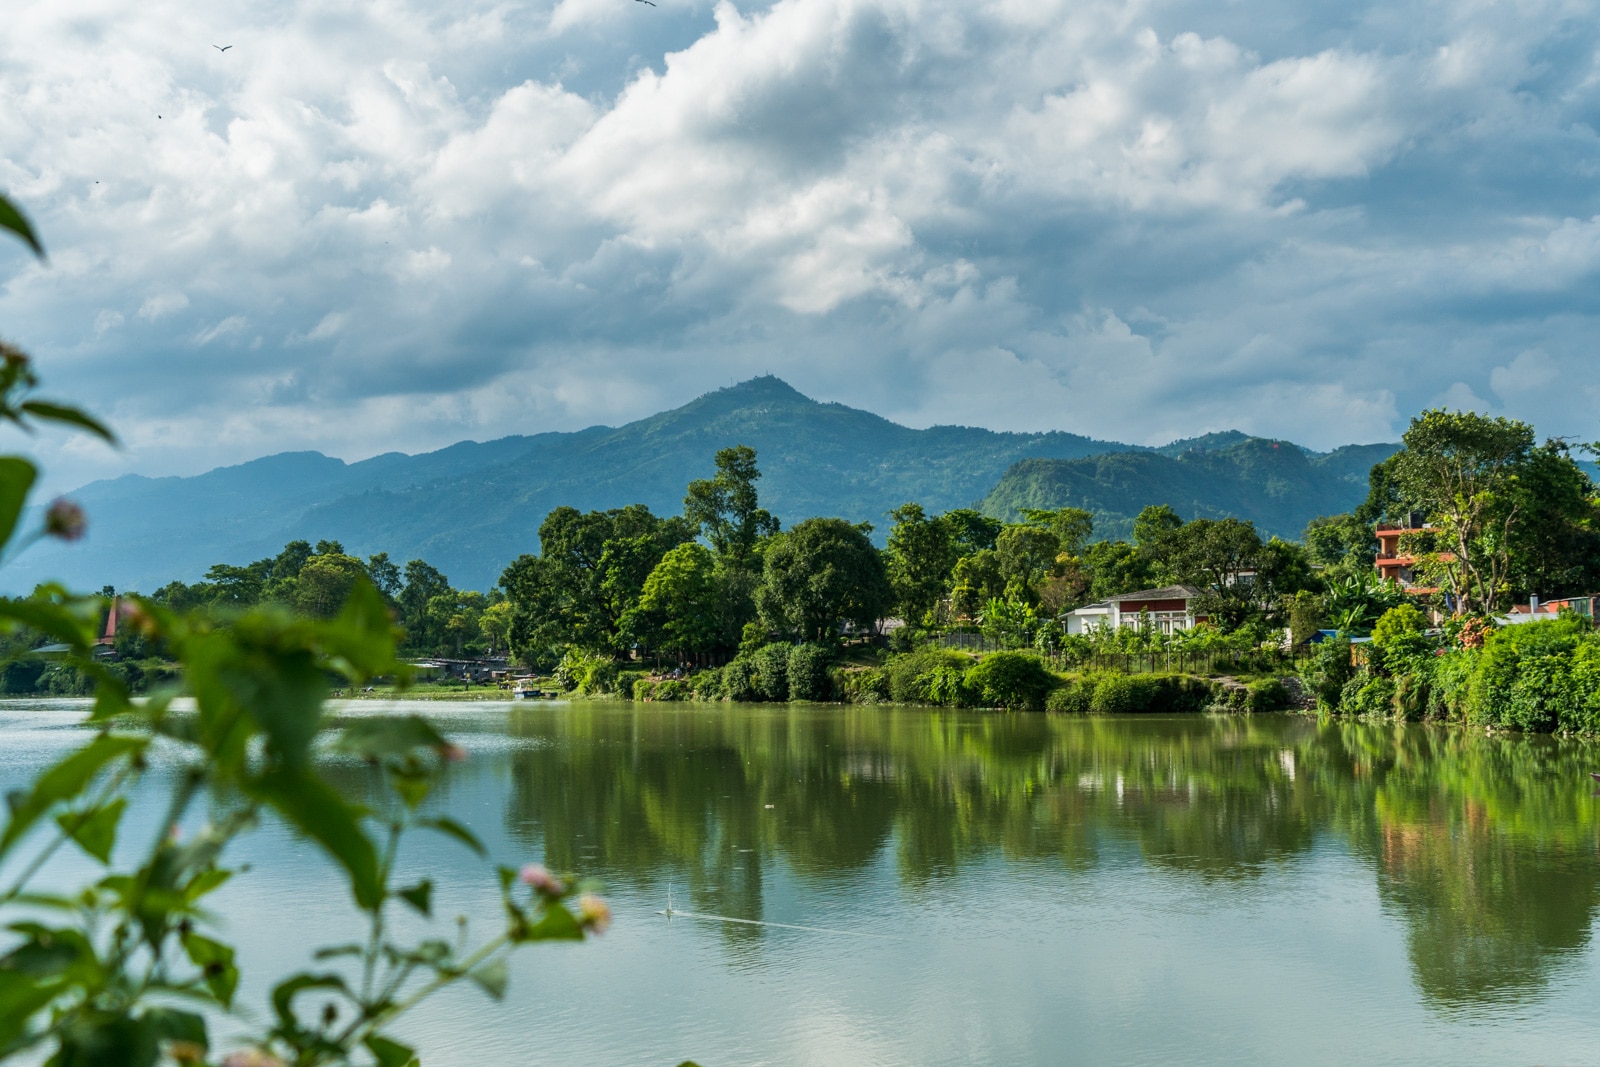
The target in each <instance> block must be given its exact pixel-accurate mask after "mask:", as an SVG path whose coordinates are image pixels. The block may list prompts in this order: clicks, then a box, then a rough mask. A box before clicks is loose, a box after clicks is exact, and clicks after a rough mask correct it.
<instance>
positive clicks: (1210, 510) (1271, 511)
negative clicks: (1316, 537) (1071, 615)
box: [979, 435, 1395, 538]
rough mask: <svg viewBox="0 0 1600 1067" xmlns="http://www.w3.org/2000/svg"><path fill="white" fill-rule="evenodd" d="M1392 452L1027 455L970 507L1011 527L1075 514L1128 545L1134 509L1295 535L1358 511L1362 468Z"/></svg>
mask: <svg viewBox="0 0 1600 1067" xmlns="http://www.w3.org/2000/svg"><path fill="white" fill-rule="evenodd" d="M1394 449H1395V446H1393V445H1350V446H1346V447H1344V448H1340V449H1338V450H1336V451H1334V452H1330V453H1326V454H1321V455H1319V454H1316V453H1312V452H1307V451H1306V450H1304V449H1302V448H1300V447H1299V446H1298V445H1294V444H1290V443H1289V442H1287V441H1269V440H1264V439H1262V438H1256V437H1251V438H1245V437H1242V435H1239V436H1235V435H1218V436H1217V439H1216V440H1214V441H1204V440H1201V441H1196V442H1193V443H1185V442H1177V443H1175V444H1174V445H1173V446H1171V447H1170V448H1169V449H1165V450H1159V451H1139V452H1133V451H1123V452H1108V453H1105V454H1102V455H1096V456H1087V457H1083V458H1043V457H1041V456H1037V455H1036V456H1035V457H1034V458H1029V459H1025V460H1022V461H1020V462H1018V463H1016V464H1015V465H1013V466H1012V467H1011V468H1010V469H1009V470H1007V471H1006V473H1005V476H1004V477H1003V478H1001V479H1000V481H999V482H998V483H997V484H996V485H995V486H994V488H993V489H991V490H990V491H989V494H988V495H987V496H985V497H984V498H983V502H982V503H981V504H980V505H979V506H980V507H981V508H982V510H983V511H985V512H986V513H988V514H990V515H995V516H999V517H1001V518H1004V519H1007V520H1011V521H1015V520H1016V519H1017V518H1019V517H1021V515H1022V513H1023V511H1024V509H1029V508H1061V507H1074V508H1082V509H1083V510H1085V511H1088V512H1089V513H1090V514H1091V515H1092V516H1093V517H1094V523H1095V526H1096V528H1098V529H1099V530H1100V531H1101V532H1102V533H1103V534H1107V535H1112V536H1116V537H1122V538H1127V537H1130V536H1132V534H1133V521H1134V518H1135V517H1136V516H1137V515H1138V514H1139V512H1140V510H1142V509H1143V508H1145V507H1147V506H1149V505H1152V504H1169V505H1171V506H1172V507H1174V508H1176V509H1177V511H1178V512H1179V513H1181V514H1183V515H1187V516H1189V517H1191V518H1211V519H1223V518H1238V519H1245V520H1248V521H1250V522H1253V523H1255V525H1256V526H1258V527H1260V528H1261V529H1263V530H1265V531H1267V532H1268V533H1269V534H1270V535H1276V536H1279V537H1297V536H1299V534H1300V531H1301V530H1303V529H1305V526H1306V523H1308V522H1310V521H1311V520H1312V519H1313V518H1315V517H1316V516H1318V515H1326V514H1329V513H1332V512H1338V511H1345V510H1348V509H1349V508H1352V507H1354V506H1355V505H1356V504H1358V503H1359V502H1360V501H1361V499H1362V496H1363V495H1364V493H1365V491H1366V484H1367V471H1368V469H1369V468H1370V467H1371V466H1372V465H1373V464H1374V463H1377V462H1379V461H1380V460H1383V459H1384V458H1386V457H1387V456H1388V455H1389V454H1390V453H1392V452H1393V451H1394Z"/></svg>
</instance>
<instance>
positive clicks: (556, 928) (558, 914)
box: [515, 904, 583, 941]
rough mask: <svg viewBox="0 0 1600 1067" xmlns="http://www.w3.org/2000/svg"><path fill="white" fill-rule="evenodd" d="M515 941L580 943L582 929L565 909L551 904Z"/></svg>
mask: <svg viewBox="0 0 1600 1067" xmlns="http://www.w3.org/2000/svg"><path fill="white" fill-rule="evenodd" d="M515 940H517V941H582V940H583V927H582V926H580V925H579V924H578V920H577V919H576V918H575V917H574V916H573V914H572V913H571V912H570V911H568V910H567V909H566V908H564V907H562V906H561V905H559V904H551V905H550V906H549V907H548V908H546V909H545V913H544V915H543V916H542V917H541V918H540V919H539V921H538V922H536V923H534V924H532V925H531V926H528V927H525V928H524V929H523V930H521V931H520V932H519V934H518V936H516V938H515Z"/></svg>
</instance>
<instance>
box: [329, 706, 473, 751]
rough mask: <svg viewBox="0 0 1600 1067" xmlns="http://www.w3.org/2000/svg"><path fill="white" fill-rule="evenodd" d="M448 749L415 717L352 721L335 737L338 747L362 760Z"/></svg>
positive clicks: (436, 733) (431, 728) (440, 736)
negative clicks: (425, 750)
mask: <svg viewBox="0 0 1600 1067" xmlns="http://www.w3.org/2000/svg"><path fill="white" fill-rule="evenodd" d="M448 745H449V742H448V741H446V740H445V737H444V735H443V734H441V733H440V732H439V731H438V730H437V729H435V728H434V726H433V724H432V723H430V722H428V721H427V720H426V719H423V718H421V717H420V716H417V715H407V716H405V717H404V718H391V717H387V716H382V717H373V718H370V719H356V720H355V721H354V722H351V723H349V724H348V725H346V726H345V728H344V731H343V733H341V734H340V735H339V741H338V747H339V748H340V749H341V750H342V751H345V752H349V753H351V754H352V755H356V756H360V757H362V758H363V759H382V758H383V757H385V756H404V755H408V754H410V753H412V752H415V751H416V750H417V749H428V750H430V751H434V752H437V751H439V750H441V749H443V748H445V747H447V746H448Z"/></svg>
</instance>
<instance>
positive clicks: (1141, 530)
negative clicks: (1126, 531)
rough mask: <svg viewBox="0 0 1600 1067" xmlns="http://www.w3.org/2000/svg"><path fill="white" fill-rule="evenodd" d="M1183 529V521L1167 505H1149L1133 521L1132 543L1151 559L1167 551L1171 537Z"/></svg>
mask: <svg viewBox="0 0 1600 1067" xmlns="http://www.w3.org/2000/svg"><path fill="white" fill-rule="evenodd" d="M1182 529H1183V520H1182V519H1180V518H1179V517H1178V513H1177V512H1176V511H1173V510H1172V507H1171V506H1170V505H1168V504H1151V505H1150V506H1149V507H1147V508H1145V509H1144V510H1143V511H1141V512H1139V514H1138V515H1137V516H1135V517H1134V520H1133V543H1134V544H1135V545H1136V546H1138V548H1139V549H1140V551H1142V552H1144V553H1145V555H1147V556H1149V557H1150V558H1152V559H1160V558H1161V557H1162V556H1164V555H1165V554H1166V553H1167V551H1168V547H1167V546H1168V544H1169V543H1170V542H1171V540H1172V538H1173V535H1175V534H1176V533H1177V532H1178V531H1179V530H1182Z"/></svg>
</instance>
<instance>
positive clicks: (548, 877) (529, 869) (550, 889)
mask: <svg viewBox="0 0 1600 1067" xmlns="http://www.w3.org/2000/svg"><path fill="white" fill-rule="evenodd" d="M519 877H520V878H521V879H522V882H523V884H524V885H531V886H532V887H533V888H534V889H536V890H537V891H538V892H540V893H542V894H543V895H545V896H547V897H559V896H560V895H561V894H562V893H564V892H566V886H564V885H562V884H561V879H559V878H557V877H556V876H555V875H553V874H551V873H550V872H549V871H547V870H545V869H544V868H543V867H542V866H540V865H539V864H537V863H530V864H528V865H527V866H526V867H524V868H522V873H521V875H520V876H519Z"/></svg>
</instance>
